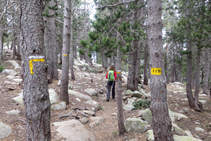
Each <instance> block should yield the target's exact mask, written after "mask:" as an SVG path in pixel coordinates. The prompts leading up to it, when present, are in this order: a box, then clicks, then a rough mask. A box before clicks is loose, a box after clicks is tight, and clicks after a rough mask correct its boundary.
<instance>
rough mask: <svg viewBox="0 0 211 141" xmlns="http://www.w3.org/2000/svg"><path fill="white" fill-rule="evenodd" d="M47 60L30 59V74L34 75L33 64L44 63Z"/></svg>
mask: <svg viewBox="0 0 211 141" xmlns="http://www.w3.org/2000/svg"><path fill="white" fill-rule="evenodd" d="M44 61H45V59H43V58H41V59H30V61H29V67H30V73H31V74H34V72H33V62H44Z"/></svg>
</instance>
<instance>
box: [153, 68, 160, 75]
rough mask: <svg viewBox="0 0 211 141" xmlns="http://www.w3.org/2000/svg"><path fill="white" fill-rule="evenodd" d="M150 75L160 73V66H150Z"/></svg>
mask: <svg viewBox="0 0 211 141" xmlns="http://www.w3.org/2000/svg"><path fill="white" fill-rule="evenodd" d="M151 75H161V68H151Z"/></svg>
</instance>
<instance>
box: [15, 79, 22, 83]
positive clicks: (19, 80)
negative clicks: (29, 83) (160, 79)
mask: <svg viewBox="0 0 211 141" xmlns="http://www.w3.org/2000/svg"><path fill="white" fill-rule="evenodd" d="M13 81H14V82H16V83H21V82H22V79H13Z"/></svg>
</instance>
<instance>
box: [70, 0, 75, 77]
mask: <svg viewBox="0 0 211 141" xmlns="http://www.w3.org/2000/svg"><path fill="white" fill-rule="evenodd" d="M72 8H73V3H72V2H71V13H72ZM70 30H71V31H70V33H71V35H70V71H71V79H72V80H75V74H74V69H73V65H74V47H73V15H71V28H70Z"/></svg>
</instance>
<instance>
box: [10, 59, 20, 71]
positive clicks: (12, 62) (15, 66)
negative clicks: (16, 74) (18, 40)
mask: <svg viewBox="0 0 211 141" xmlns="http://www.w3.org/2000/svg"><path fill="white" fill-rule="evenodd" d="M6 62H8V63H11V64H12V65H13V67H14V69H20V68H21V66H20V65H19V64H18V63H17V62H16V61H15V60H8V61H6Z"/></svg>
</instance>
